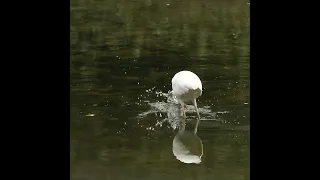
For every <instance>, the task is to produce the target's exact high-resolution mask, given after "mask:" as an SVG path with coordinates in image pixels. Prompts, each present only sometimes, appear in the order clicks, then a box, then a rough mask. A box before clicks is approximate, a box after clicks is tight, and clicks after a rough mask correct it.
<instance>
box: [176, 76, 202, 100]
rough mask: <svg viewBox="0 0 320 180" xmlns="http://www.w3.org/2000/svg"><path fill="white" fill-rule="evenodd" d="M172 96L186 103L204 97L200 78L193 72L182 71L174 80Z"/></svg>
mask: <svg viewBox="0 0 320 180" xmlns="http://www.w3.org/2000/svg"><path fill="white" fill-rule="evenodd" d="M171 82H172V94H173V95H174V96H176V97H178V98H179V99H180V100H182V101H184V102H188V101H191V100H193V99H196V98H198V97H199V96H201V95H202V83H201V80H200V78H199V77H198V76H197V75H196V74H194V73H193V72H191V71H180V72H178V73H176V74H175V75H174V76H173V78H172V80H171Z"/></svg>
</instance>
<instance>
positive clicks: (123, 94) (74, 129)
mask: <svg viewBox="0 0 320 180" xmlns="http://www.w3.org/2000/svg"><path fill="white" fill-rule="evenodd" d="M249 8H250V3H249V2H248V1H245V0H224V1H223V0H164V1H161V0H157V1H155V0H120V1H115V0H71V9H70V14H71V20H70V23H71V24H70V58H71V61H70V67H71V69H70V81H71V84H70V97H71V99H70V101H71V102H70V112H71V117H70V118H71V122H70V123H71V136H70V155H71V159H70V161H71V179H72V180H102V179H103V180H131V179H132V180H134V179H137V180H138V179H143V180H149V179H150V180H157V179H159V180H160V179H161V180H162V179H166V180H171V179H172V180H179V179H183V180H189V179H197V180H202V179H203V180H212V179H217V180H248V179H250V67H249V64H250V44H249V42H250V36H249V33H250V31H249V29H250V15H249ZM181 70H190V71H193V72H195V73H196V74H197V75H198V76H199V77H200V79H201V80H202V84H203V94H202V96H201V97H199V98H198V100H197V102H198V108H199V113H200V116H201V119H200V121H199V122H198V124H197V121H196V113H195V110H194V107H193V106H191V105H188V106H187V108H186V111H187V123H186V126H185V130H184V131H182V130H180V131H179V129H181V127H180V120H181V118H182V117H181V109H180V106H179V104H177V103H176V101H175V98H174V97H172V96H170V94H169V92H170V91H171V78H172V77H173V75H174V74H175V73H176V72H178V71H181ZM183 128H184V127H182V129H183ZM195 130H196V132H195ZM199 156H200V157H201V158H199Z"/></svg>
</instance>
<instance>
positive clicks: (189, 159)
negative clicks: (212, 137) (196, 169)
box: [172, 118, 203, 164]
mask: <svg viewBox="0 0 320 180" xmlns="http://www.w3.org/2000/svg"><path fill="white" fill-rule="evenodd" d="M196 119H197V120H196V125H195V126H194V129H193V130H192V131H187V130H186V128H185V127H186V125H185V124H184V123H182V122H183V121H181V123H180V128H179V131H178V133H177V135H176V136H175V137H174V139H173V143H172V151H173V154H174V156H175V157H176V158H177V159H178V160H179V161H181V162H183V163H187V164H190V163H195V164H199V163H200V162H201V157H202V155H203V145H202V141H201V139H200V138H199V137H198V135H197V129H198V125H199V119H198V118H196Z"/></svg>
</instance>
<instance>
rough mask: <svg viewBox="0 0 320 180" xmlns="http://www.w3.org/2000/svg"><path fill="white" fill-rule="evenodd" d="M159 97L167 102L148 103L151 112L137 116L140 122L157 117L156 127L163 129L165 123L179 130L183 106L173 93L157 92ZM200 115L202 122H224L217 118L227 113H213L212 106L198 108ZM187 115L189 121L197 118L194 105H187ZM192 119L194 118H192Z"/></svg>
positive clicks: (149, 91)
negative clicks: (152, 116) (150, 116)
mask: <svg viewBox="0 0 320 180" xmlns="http://www.w3.org/2000/svg"><path fill="white" fill-rule="evenodd" d="M153 90H154V88H151V89H148V90H147V91H146V92H148V93H151V92H152V91H153ZM155 94H156V95H157V97H165V98H166V101H162V102H161V101H158V102H150V101H146V102H147V103H148V105H149V106H150V110H148V111H145V112H142V113H140V114H138V115H137V118H138V119H139V120H142V119H144V118H146V117H148V116H149V115H155V116H157V117H158V118H157V123H156V124H155V126H158V127H162V125H163V123H165V122H167V123H169V124H170V127H171V128H173V129H177V128H179V123H180V120H181V118H182V112H181V105H180V103H179V101H178V99H177V98H176V97H175V96H173V94H172V92H171V91H169V92H168V93H164V92H161V91H155ZM198 109H199V113H200V116H201V119H200V120H201V121H205V120H209V121H223V120H221V119H219V118H218V117H217V114H219V113H227V112H212V110H211V107H210V106H203V107H198ZM185 111H186V114H187V116H188V117H187V121H190V120H192V119H194V117H196V114H195V109H194V106H193V105H186V108H185ZM190 117H192V118H190Z"/></svg>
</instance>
